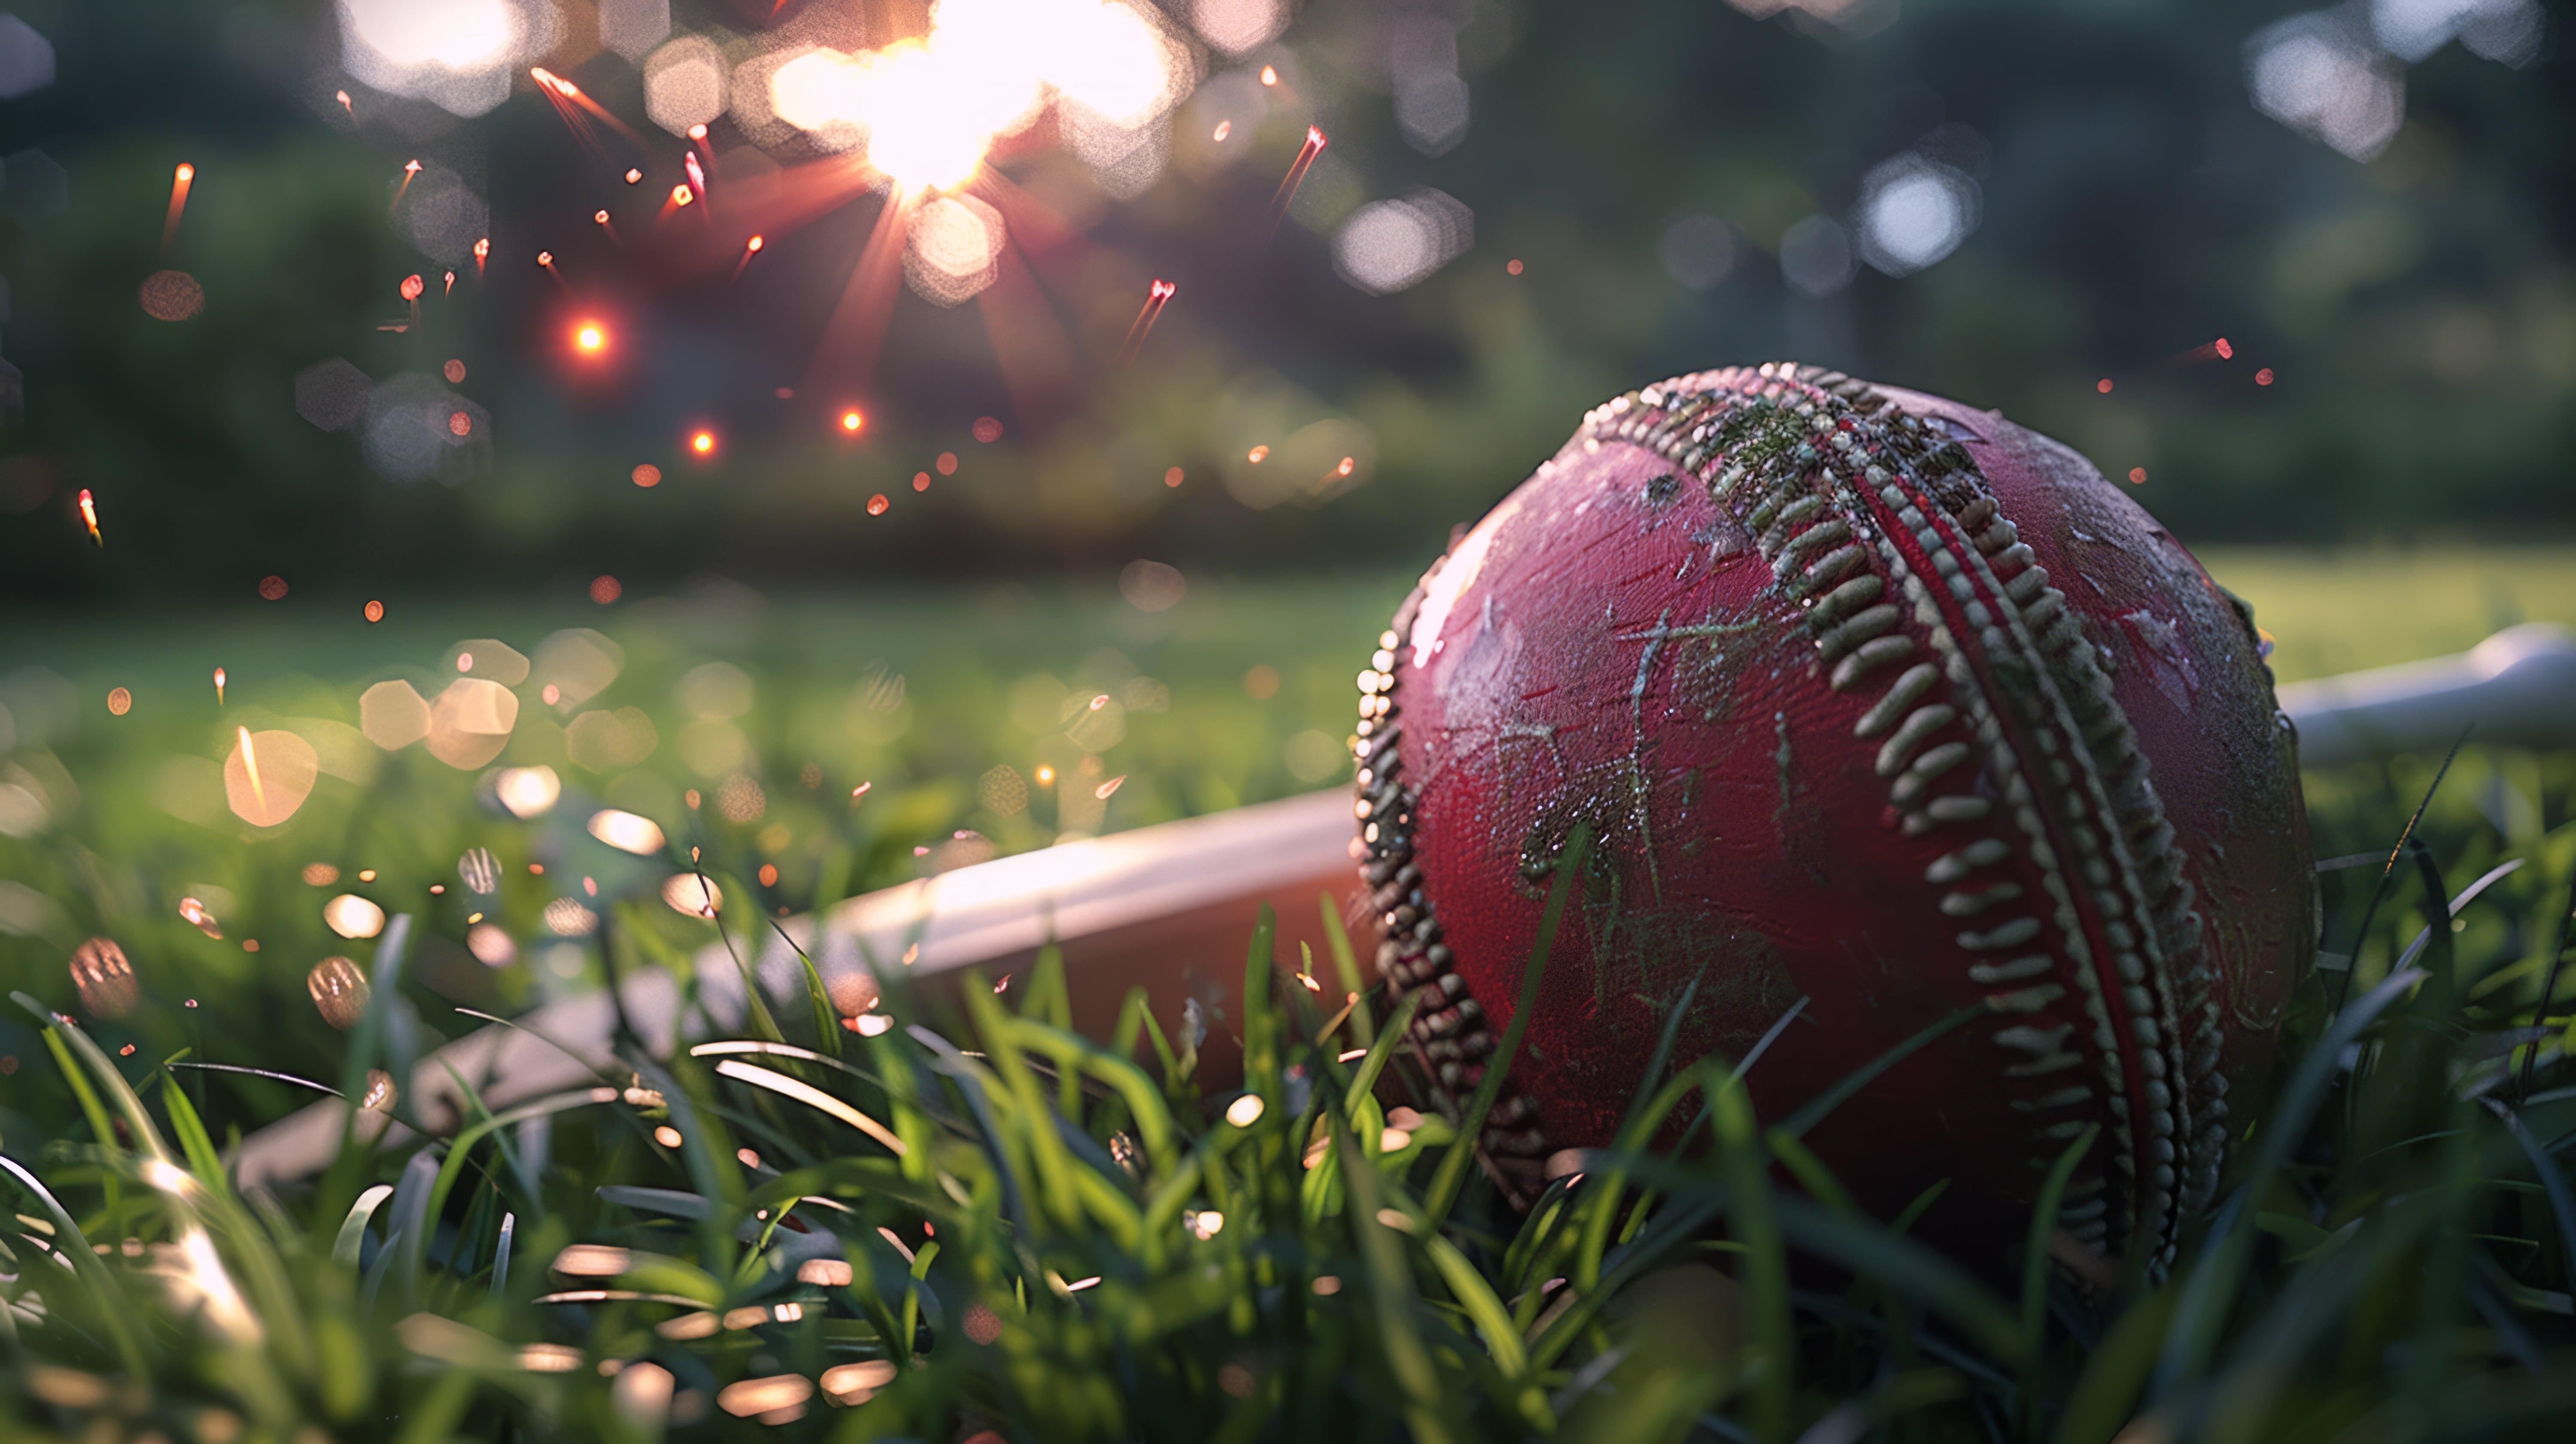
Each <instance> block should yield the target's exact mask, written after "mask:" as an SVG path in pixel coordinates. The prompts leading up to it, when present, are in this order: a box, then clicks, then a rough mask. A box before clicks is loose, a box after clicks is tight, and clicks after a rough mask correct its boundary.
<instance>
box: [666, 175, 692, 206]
mask: <svg viewBox="0 0 2576 1444" xmlns="http://www.w3.org/2000/svg"><path fill="white" fill-rule="evenodd" d="M697 198H698V196H697V192H695V191H692V190H690V189H689V187H688V183H687V182H685V181H684V182H682V183H680V184H679V185H675V186H673V187H671V204H673V205H675V206H685V205H687V204H689V203H690V202H691V201H694V200H696V199H697Z"/></svg>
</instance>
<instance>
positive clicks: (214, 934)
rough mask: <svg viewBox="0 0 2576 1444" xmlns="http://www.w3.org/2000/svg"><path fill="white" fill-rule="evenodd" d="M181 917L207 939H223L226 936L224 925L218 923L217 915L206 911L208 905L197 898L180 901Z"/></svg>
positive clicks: (186, 898) (184, 898)
mask: <svg viewBox="0 0 2576 1444" xmlns="http://www.w3.org/2000/svg"><path fill="white" fill-rule="evenodd" d="M179 916H180V918H181V919H182V920H184V921H186V922H187V923H188V924H189V925H190V926H192V927H194V928H195V929H196V930H197V931H199V932H201V933H204V934H205V935H206V936H207V937H210V938H221V937H222V936H223V935H224V929H223V925H222V924H221V923H218V922H216V921H215V915H214V914H213V913H210V912H208V911H206V905H205V904H204V903H201V902H199V901H197V900H196V899H195V898H192V897H183V898H181V899H179Z"/></svg>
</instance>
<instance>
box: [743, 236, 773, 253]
mask: <svg viewBox="0 0 2576 1444" xmlns="http://www.w3.org/2000/svg"><path fill="white" fill-rule="evenodd" d="M768 244H769V242H768V241H767V240H766V239H764V238H762V237H760V236H754V237H752V238H751V239H750V240H747V241H745V242H743V243H742V248H743V249H744V250H746V251H750V252H752V253H754V254H758V252H759V250H760V248H761V247H763V246H765V245H768Z"/></svg>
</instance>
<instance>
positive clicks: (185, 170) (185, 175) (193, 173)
mask: <svg viewBox="0 0 2576 1444" xmlns="http://www.w3.org/2000/svg"><path fill="white" fill-rule="evenodd" d="M178 175H179V179H181V180H183V181H192V180H195V179H196V178H197V168H196V167H195V166H192V165H190V164H188V163H187V162H186V161H184V160H183V161H181V162H179V171H178Z"/></svg>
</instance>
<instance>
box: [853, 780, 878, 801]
mask: <svg viewBox="0 0 2576 1444" xmlns="http://www.w3.org/2000/svg"><path fill="white" fill-rule="evenodd" d="M874 786H876V784H875V783H873V782H862V783H860V784H859V785H858V786H856V787H853V788H851V789H850V800H851V801H852V802H856V801H858V800H859V799H860V798H862V797H865V796H867V795H868V789H869V788H871V787H874Z"/></svg>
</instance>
